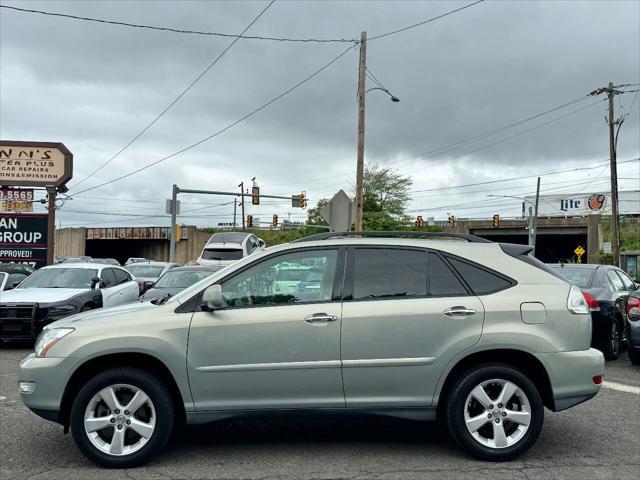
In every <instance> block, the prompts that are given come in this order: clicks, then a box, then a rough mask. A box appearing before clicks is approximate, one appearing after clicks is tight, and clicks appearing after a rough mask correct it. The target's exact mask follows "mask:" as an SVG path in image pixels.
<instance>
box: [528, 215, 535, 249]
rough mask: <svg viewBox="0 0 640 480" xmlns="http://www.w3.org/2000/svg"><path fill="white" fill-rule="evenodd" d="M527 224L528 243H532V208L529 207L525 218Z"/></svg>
mask: <svg viewBox="0 0 640 480" xmlns="http://www.w3.org/2000/svg"><path fill="white" fill-rule="evenodd" d="M527 224H528V225H529V228H528V230H529V232H528V233H529V242H528V243H529V245H534V242H535V240H534V237H533V208H532V207H529V216H528V218H527Z"/></svg>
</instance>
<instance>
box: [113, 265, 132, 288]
mask: <svg viewBox="0 0 640 480" xmlns="http://www.w3.org/2000/svg"><path fill="white" fill-rule="evenodd" d="M113 273H114V275H115V276H116V284H117V285H120V284H121V283H127V282H129V281H131V275H129V274H128V273H127V272H125V271H124V270H120V269H119V268H114V269H113Z"/></svg>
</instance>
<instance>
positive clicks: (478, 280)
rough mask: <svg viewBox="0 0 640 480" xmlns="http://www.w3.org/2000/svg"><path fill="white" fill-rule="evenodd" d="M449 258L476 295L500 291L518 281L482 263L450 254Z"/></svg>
mask: <svg viewBox="0 0 640 480" xmlns="http://www.w3.org/2000/svg"><path fill="white" fill-rule="evenodd" d="M447 260H448V261H449V263H451V265H452V266H453V268H454V269H455V270H456V271H457V272H458V274H459V275H460V276H461V277H462V279H463V280H464V281H465V282H466V283H467V285H469V287H470V288H471V290H472V291H473V293H475V294H476V295H487V294H489V293H495V292H499V291H500V290H505V289H507V288H509V287H511V286H513V285H515V283H516V282H515V281H514V280H512V279H510V278H508V277H505V276H503V275H500V274H499V273H497V272H493V271H491V270H489V269H487V268H485V267H481V266H480V265H474V264H472V263H470V262H467V261H464V260H460V259H458V258H455V257H450V256H447Z"/></svg>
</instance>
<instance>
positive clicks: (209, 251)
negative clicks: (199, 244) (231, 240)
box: [202, 248, 242, 260]
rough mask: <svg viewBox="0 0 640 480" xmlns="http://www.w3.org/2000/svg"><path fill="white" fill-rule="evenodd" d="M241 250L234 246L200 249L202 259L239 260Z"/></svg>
mask: <svg viewBox="0 0 640 480" xmlns="http://www.w3.org/2000/svg"><path fill="white" fill-rule="evenodd" d="M241 258H242V250H239V249H236V248H205V249H204V250H203V251H202V259H203V260H240V259H241Z"/></svg>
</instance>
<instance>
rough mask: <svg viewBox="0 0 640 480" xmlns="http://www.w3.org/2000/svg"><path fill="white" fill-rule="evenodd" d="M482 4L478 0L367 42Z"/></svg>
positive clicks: (482, 0)
mask: <svg viewBox="0 0 640 480" xmlns="http://www.w3.org/2000/svg"><path fill="white" fill-rule="evenodd" d="M482 2H484V0H477V1H476V2H473V3H469V4H467V5H464V6H463V7H460V8H456V9H455V10H451V11H449V12H446V13H443V14H441V15H438V16H436V17H431V18H429V19H427V20H423V21H422V22H418V23H414V24H413V25H409V26H407V27H402V28H399V29H397V30H392V31H391V32H387V33H383V34H382V35H376V36H374V37H370V38H369V39H368V40H367V41H368V42H370V41H371V40H377V39H379V38H384V37H388V36H390V35H395V34H396V33H400V32H406V31H407V30H411V29H412V28H416V27H420V26H422V25H424V24H426V23H431V22H434V21H436V20H439V19H441V18H444V17H446V16H448V15H452V14H454V13H457V12H460V11H462V10H464V9H466V8H469V7H473V6H474V5H477V4H479V3H482Z"/></svg>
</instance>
